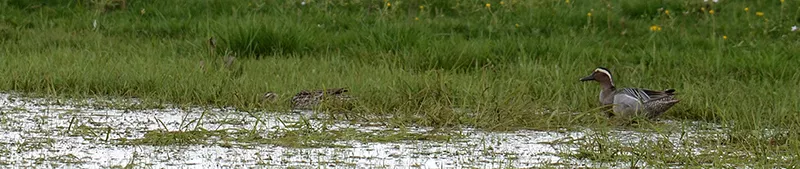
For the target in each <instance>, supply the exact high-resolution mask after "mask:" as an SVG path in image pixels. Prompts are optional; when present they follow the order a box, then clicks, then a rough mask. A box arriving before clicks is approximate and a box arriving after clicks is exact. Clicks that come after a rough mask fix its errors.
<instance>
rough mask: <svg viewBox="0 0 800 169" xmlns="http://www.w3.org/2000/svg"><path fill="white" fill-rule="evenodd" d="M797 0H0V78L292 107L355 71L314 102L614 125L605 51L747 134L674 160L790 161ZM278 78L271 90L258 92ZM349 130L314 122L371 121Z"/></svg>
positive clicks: (187, 100) (620, 81)
mask: <svg viewBox="0 0 800 169" xmlns="http://www.w3.org/2000/svg"><path fill="white" fill-rule="evenodd" d="M798 6H800V4H798V2H797V1H783V0H780V1H779V0H774V1H752V2H751V1H724V0H722V1H707V2H703V1H699V0H697V1H672V0H665V1H610V0H606V1H575V0H547V1H521V0H491V1H484V0H410V1H390V0H384V1H359V0H355V1H353V0H308V1H300V0H297V1H293V0H230V1H228V0H202V1H199V0H198V1H177V0H166V1H156V0H137V1H128V2H126V1H124V0H106V1H85V0H79V1H56V0H31V1H13V0H5V1H3V0H0V11H3V15H2V16H0V90H2V91H17V92H24V93H30V94H37V95H42V96H57V97H107V96H111V97H122V98H139V99H142V100H143V101H144V102H148V103H173V104H181V105H211V106H219V107H235V108H237V109H240V110H247V111H252V112H262V111H259V110H264V111H269V112H275V111H277V112H285V111H288V110H289V109H290V105H289V100H290V97H291V96H292V95H294V94H295V93H296V92H299V91H301V90H306V89H321V88H337V87H347V88H348V89H349V94H350V95H352V96H353V97H354V98H355V99H354V101H353V104H352V105H348V107H346V108H342V107H337V106H322V107H320V108H319V109H321V110H331V111H327V112H328V113H329V115H331V116H330V117H336V118H337V119H342V120H350V121H356V122H377V123H380V124H382V125H384V126H387V127H407V126H430V127H436V128H457V127H474V128H479V129H484V130H498V131H501V130H506V131H507V130H517V129H536V130H553V129H559V128H569V129H575V128H579V127H589V128H599V129H607V128H616V125H615V124H616V123H610V122H609V120H607V119H606V118H605V117H604V115H603V114H602V113H600V111H599V109H598V106H599V105H598V103H597V92H598V91H599V89H597V86H596V85H589V84H582V83H580V82H578V79H579V78H580V77H582V76H585V75H586V74H587V73H589V72H591V71H592V70H593V69H594V68H595V67H597V66H604V67H608V68H609V69H611V70H612V71H614V72H615V74H614V76H615V81H616V84H617V85H618V86H620V87H644V88H651V89H666V88H675V89H676V90H677V93H679V94H678V96H677V98H679V99H681V100H682V101H681V102H680V103H679V104H677V105H676V106H675V107H673V108H672V109H671V110H669V111H667V112H666V113H665V114H664V115H663V116H662V119H667V120H674V121H703V122H711V123H716V124H719V125H721V126H723V127H724V128H725V130H722V131H720V133H722V136H721V137H720V138H697V139H699V140H694V141H697V142H698V144H703V146H701V147H703V148H706V149H712V150H720V151H717V152H731V151H737V152H739V151H741V152H746V153H745V154H746V155H742V156H737V158H739V159H740V160H739V161H735V160H729V159H722V158H710V157H702V158H695V157H693V156H689V155H687V154H685V153H680V152H671V153H673V155H675V156H680V157H674V158H672V157H670V159H669V160H677V161H680V160H696V161H693V162H697V163H717V162H719V163H736V162H742V163H744V162H748V163H750V164H757V165H762V164H763V165H769V164H771V163H774V162H776V159H779V160H778V161H780V160H790V161H796V156H797V152H800V151H798V150H800V142H798V141H797V140H800V133H798V132H797V131H798V129H800V123H798V121H800V116H798V113H800V104H798V103H800V69H798V68H797V65H800V59H796V58H795V57H796V55H797V54H798V53H800V48H797V47H796V46H798V45H800V32H799V31H797V29H796V26H797V25H800V8H798ZM212 37H213V38H214V39H216V40H215V45H214V47H211V46H210V45H209V39H210V38H212ZM270 91H272V92H275V93H276V95H277V98H276V99H277V100H276V101H265V100H264V99H263V98H262V97H263V95H264V93H266V92H270ZM152 105H153V106H154V107H155V106H159V105H160V104H152ZM138 108H141V107H138ZM339 117H342V118H339ZM646 124H650V123H649V122H646ZM634 126H648V127H645V128H647V129H652V130H653V131H655V132H664V130H668V131H674V130H677V131H680V130H686V129H672V128H670V129H664V128H668V127H663V126H661V127H660V126H659V125H638V124H635V125H634ZM77 127H78V128H77V129H79V130H80V129H81V127H79V126H77ZM158 132H159V131H152V132H151V133H150V134H148V135H146V136H145V137H146V138H150V139H143V140H134V141H133V142H136V141H143V143H142V144H149V145H159V144H162V143H163V142H144V141H153V140H155V141H164V140H166V141H169V140H170V139H169V138H167V137H172V136H178V135H180V134H186V133H178V132H176V133H172V134H170V135H168V134H163V133H158ZM172 132H174V131H172ZM185 132H195V131H185ZM341 132H343V133H327V132H319V133H326V134H343V135H348V136H347V137H350V136H351V135H359V134H361V133H360V132H355V131H352V132H346V131H341ZM167 133H169V132H167ZM204 134H219V132H218V131H206V132H204ZM227 134H230V132H227ZM97 135H102V132H98V133H97ZM243 135H246V133H244V134H243ZM394 135H397V134H389V136H393V137H395V136H394ZM337 137H341V136H337ZM353 137H358V138H365V136H353ZM396 137H414V138H411V139H415V138H416V137H420V138H417V139H422V137H426V136H417V135H413V136H412V135H409V136H403V135H398V136H396ZM275 138H288V139H295V138H300V139H307V140H314V139H321V138H310V137H307V136H306V135H298V136H291V137H290V136H275ZM381 139H382V138H370V139H368V140H369V141H377V140H381ZM406 139H408V138H406ZM435 139H441V138H435ZM586 139H587V141H586V143H585V144H584V143H576V144H578V145H581V148H580V149H579V152H578V153H576V154H570V155H568V156H572V157H578V158H586V159H590V160H595V161H602V160H610V159H617V157H619V156H614V154H616V153H619V154H623V155H624V156H625V158H624V159H630V160H632V161H635V160H640V159H643V158H646V159H648V160H650V161H659V160H660V161H662V162H663V161H668V159H666V158H667V157H665V156H658V154H665V152H653V151H658V150H668V149H670V147H668V146H666V145H667V144H665V143H663V142H658V141H655V142H652V143H647V144H646V145H645V144H643V145H641V146H642V147H633V148H625V147H619V146H614V145H621V143H619V142H617V141H615V140H609V137H603V136H602V135H599V136H596V137H587V138H586ZM182 141H192V140H182ZM609 144H610V145H612V146H610V147H609V146H608V145H609ZM600 145H602V148H596V149H593V146H600ZM670 145H672V144H670ZM653 147H660V148H655V149H654V148H653ZM598 149H608V151H595V150H598ZM585 150H586V151H585ZM588 150H592V151H588ZM613 151H617V152H613ZM689 154H691V153H689ZM629 157H630V158H629ZM771 157H775V158H771ZM782 157H791V158H790V159H784V158H782ZM654 159H655V160H654ZM699 160H702V161H699ZM780 162H785V161H780ZM664 163H670V162H664ZM681 164H692V163H681Z"/></svg>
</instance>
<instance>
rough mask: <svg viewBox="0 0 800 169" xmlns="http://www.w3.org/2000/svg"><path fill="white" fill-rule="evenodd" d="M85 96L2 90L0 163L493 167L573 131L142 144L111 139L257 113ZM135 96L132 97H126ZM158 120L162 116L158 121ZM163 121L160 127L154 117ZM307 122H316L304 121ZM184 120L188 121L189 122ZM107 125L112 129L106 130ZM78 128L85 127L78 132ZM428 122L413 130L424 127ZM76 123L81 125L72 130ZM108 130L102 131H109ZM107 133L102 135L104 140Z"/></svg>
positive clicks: (548, 153)
mask: <svg viewBox="0 0 800 169" xmlns="http://www.w3.org/2000/svg"><path fill="white" fill-rule="evenodd" d="M92 102H94V101H93V100H83V101H81V102H80V103H79V102H54V101H48V100H45V99H31V98H20V97H15V96H13V95H8V94H2V95H0V105H2V106H0V112H1V113H2V115H3V116H2V119H0V122H2V124H0V130H2V131H4V132H3V134H2V136H1V137H0V146H2V149H4V150H5V151H4V152H2V151H0V154H2V156H1V157H0V166H5V167H15V168H16V167H34V166H38V167H42V166H45V167H80V168H107V167H121V166H125V165H128V164H133V165H135V166H140V167H154V168H162V167H181V168H228V167H245V166H271V167H287V166H297V167H303V168H306V167H317V166H322V167H334V168H338V167H344V168H352V167H357V168H363V167H369V168H374V167H386V168H409V167H423V168H463V167H478V168H497V167H535V166H539V165H541V164H549V163H556V162H559V160H560V158H559V157H558V156H556V155H555V153H556V150H555V149H554V147H552V146H551V145H549V144H545V143H543V142H551V141H554V140H557V139H562V138H565V137H579V136H580V135H581V133H567V132H542V131H517V132H506V133H497V132H482V131H475V130H470V129H465V130H464V131H463V132H462V134H463V135H464V136H465V137H459V138H457V139H453V140H450V141H447V142H441V141H440V142H436V141H422V140H409V141H397V142H389V143H382V142H360V141H340V142H337V143H336V144H338V145H345V146H346V147H339V146H337V147H323V148H290V147H280V146H276V145H270V144H258V145H251V144H237V143H231V144H228V146H219V145H215V144H209V145H190V146H150V145H120V144H114V142H115V140H120V139H123V138H124V139H128V140H131V139H137V138H142V137H143V136H144V134H145V133H146V132H147V131H150V130H157V129H163V128H164V126H166V128H167V129H168V130H169V131H178V130H187V129H191V128H193V127H194V124H196V123H189V121H191V120H194V119H198V118H200V116H201V114H202V112H204V111H206V116H205V117H203V119H202V120H203V121H204V122H203V123H202V126H201V127H203V128H205V129H226V128H233V129H241V128H244V129H252V128H253V124H255V121H256V118H254V117H252V116H250V115H248V113H245V112H238V111H235V110H231V109H203V108H190V109H177V108H170V109H150V110H119V109H109V108H95V107H92V106H86V105H92ZM131 103H132V104H136V103H135V102H131ZM258 114H262V115H261V116H260V118H261V119H262V120H263V121H264V123H262V124H259V125H258V127H257V130H258V131H262V132H263V133H264V134H265V135H266V133H268V132H274V131H276V130H277V129H281V128H286V126H284V125H283V123H281V122H279V121H278V120H277V119H278V118H280V119H282V120H284V121H292V120H297V119H300V118H301V117H304V116H307V114H308V112H305V113H258ZM159 121H160V122H159ZM161 122H163V124H164V126H162V125H161ZM311 123H315V121H314V120H311ZM187 124H189V125H187ZM333 126H334V127H335V128H357V129H358V130H361V131H378V130H390V129H386V128H382V127H362V126H360V125H358V124H346V123H337V124H334V125H333ZM109 128H110V129H109ZM81 129H84V130H81ZM427 130H428V129H424V128H423V129H413V132H425V131H427ZM76 131H84V132H82V133H79V134H76V133H78V132H76ZM109 131H110V132H109ZM106 139H108V140H109V141H106Z"/></svg>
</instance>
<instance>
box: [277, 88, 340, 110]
mask: <svg viewBox="0 0 800 169" xmlns="http://www.w3.org/2000/svg"><path fill="white" fill-rule="evenodd" d="M346 92H348V90H347V88H332V89H321V90H303V91H300V92H298V93H297V94H295V95H294V96H293V97H292V100H291V104H292V109H296V110H309V109H312V108H313V107H316V106H318V105H319V104H320V103H321V102H323V100H329V99H330V100H331V101H334V103H339V102H346V101H349V100H351V97H350V96H349V95H347V94H345V93H346Z"/></svg>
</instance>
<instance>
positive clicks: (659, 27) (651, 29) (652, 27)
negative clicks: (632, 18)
mask: <svg viewBox="0 0 800 169" xmlns="http://www.w3.org/2000/svg"><path fill="white" fill-rule="evenodd" d="M650 31H653V32H658V31H661V26H658V25H653V26H650Z"/></svg>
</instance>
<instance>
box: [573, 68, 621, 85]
mask: <svg viewBox="0 0 800 169" xmlns="http://www.w3.org/2000/svg"><path fill="white" fill-rule="evenodd" d="M581 81H582V82H585V81H597V82H598V83H600V84H601V85H603V87H606V88H613V87H614V80H612V78H611V71H609V70H608V69H606V68H604V67H597V68H596V69H594V71H592V74H590V75H589V76H586V77H583V78H581Z"/></svg>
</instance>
